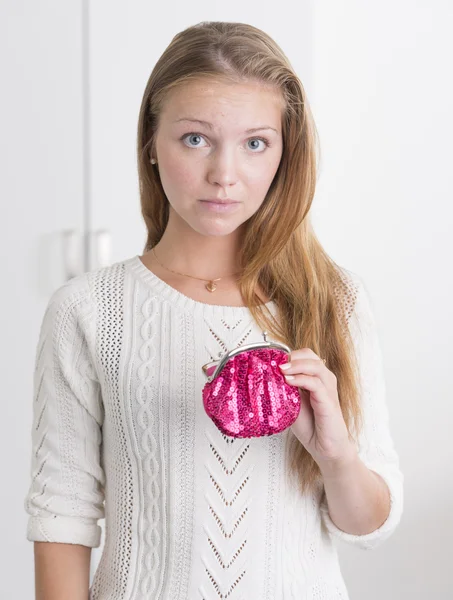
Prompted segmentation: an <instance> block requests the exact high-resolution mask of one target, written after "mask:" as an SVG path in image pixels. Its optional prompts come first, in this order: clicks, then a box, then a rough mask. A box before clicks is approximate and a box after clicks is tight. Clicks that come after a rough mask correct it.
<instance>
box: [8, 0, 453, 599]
mask: <svg viewBox="0 0 453 600" xmlns="http://www.w3.org/2000/svg"><path fill="white" fill-rule="evenodd" d="M90 4H91V6H90V11H89V15H88V16H89V22H90V31H84V27H85V26H86V22H85V20H84V19H85V16H87V15H85V16H84V12H83V7H84V6H86V5H87V2H82V0H80V1H79V0H66V1H65V3H56V2H52V1H51V0H47V1H44V0H43V1H42V2H40V3H36V2H33V1H32V0H26V1H23V2H17V0H3V2H2V3H1V4H0V24H1V25H0V27H1V29H0V50H1V52H0V60H1V65H2V81H3V86H2V88H3V91H2V96H1V97H0V102H1V106H0V107H1V110H0V119H1V127H2V129H1V130H2V138H1V141H0V158H1V161H2V162H1V168H2V177H1V179H0V201H1V207H2V217H3V218H2V221H1V226H0V227H1V234H2V235H1V236H0V256H1V257H2V266H3V274H4V284H3V285H2V289H3V294H2V299H1V307H2V311H0V314H1V323H2V334H3V335H2V338H1V339H0V358H1V364H2V383H3V388H4V389H3V392H4V393H3V397H4V412H3V413H2V416H3V427H2V436H1V437H0V461H1V463H0V468H1V472H2V483H3V485H2V492H1V497H0V509H1V511H0V514H2V516H3V519H2V520H1V521H0V523H1V524H0V530H1V531H0V533H1V535H2V544H1V546H0V564H1V565H2V567H3V568H2V577H1V578H0V598H24V599H25V598H32V597H33V595H32V594H33V585H34V580H33V562H32V558H33V557H32V544H30V542H28V541H26V540H25V527H26V515H25V513H24V510H23V505H22V502H23V498H24V494H25V492H26V489H27V487H28V483H29V473H28V468H29V460H30V439H29V432H30V424H31V412H30V410H31V405H32V388H31V376H32V370H33V359H34V351H35V344H36V342H37V334H38V327H39V323H40V320H41V318H42V311H43V308H44V304H45V302H46V300H47V297H48V295H49V293H50V289H51V288H52V287H54V286H55V285H57V284H59V283H60V282H61V277H63V275H62V273H61V264H60V257H59V254H58V253H56V252H54V251H53V252H52V251H50V252H49V248H52V247H58V244H59V241H58V240H59V237H58V236H59V235H60V232H61V230H62V229H64V228H78V229H83V227H84V224H88V225H90V226H91V227H93V228H94V229H98V228H108V229H109V230H110V231H111V232H112V241H113V255H112V259H113V260H119V259H120V258H123V257H126V256H128V255H131V254H132V253H133V252H134V253H135V252H140V251H141V248H142V246H143V242H144V234H143V226H142V223H141V217H140V215H139V204H138V194H137V181H136V173H135V155H134V153H135V135H136V122H137V118H138V109H139V103H140V101H141V95H142V93H143V89H144V85H145V84H146V79H147V77H148V75H149V72H150V71H151V69H152V66H153V64H154V61H155V60H156V59H157V57H158V55H159V54H160V52H162V51H163V49H164V47H165V46H166V45H167V44H168V43H169V42H170V39H171V37H172V36H173V35H174V34H175V33H176V32H177V31H179V30H181V29H183V28H184V27H186V26H187V25H189V24H193V23H196V22H198V21H202V20H229V21H233V20H238V21H244V22H248V23H251V24H254V25H256V26H257V27H260V28H262V29H264V30H265V31H267V32H268V33H270V34H271V35H272V36H273V37H274V38H275V39H276V41H277V42H278V43H279V44H280V45H281V46H282V48H283V50H284V51H285V52H286V53H287V55H288V57H289V58H290V61H291V62H292V64H293V66H294V67H295V69H296V71H297V72H298V74H299V75H300V77H301V79H302V81H303V83H304V86H305V88H306V90H307V92H308V96H309V100H310V102H311V105H312V108H313V112H314V116H315V120H316V122H317V125H318V129H319V132H320V139H321V151H322V163H321V172H320V176H319V183H318V189H317V192H316V197H315V203H314V208H313V212H314V215H315V219H314V220H315V225H316V228H317V232H318V235H319V237H320V239H321V241H322V242H323V244H324V245H325V247H326V249H327V250H328V252H329V253H330V254H331V256H332V257H333V258H334V259H335V260H336V261H337V262H338V263H340V264H342V265H344V266H346V267H347V268H350V269H352V270H354V271H356V272H357V273H359V274H360V275H362V277H363V278H364V279H365V282H366V283H367V285H368V287H369V289H370V291H371V293H372V296H373V301H374V306H375V310H376V314H377V319H378V322H379V326H380V332H381V342H382V347H383V353H384V362H385V369H386V376H387V391H388V402H389V409H390V418H391V428H392V433H393V437H394V440H395V444H396V447H397V450H398V452H399V454H400V458H401V465H402V468H403V471H404V474H405V489H406V499H405V513H404V515H403V520H402V523H401V525H400V528H399V529H398V530H397V532H396V533H395V534H394V536H393V537H392V538H391V539H390V540H388V541H387V542H386V543H385V544H384V545H383V546H382V547H381V548H379V549H377V550H374V551H373V552H369V553H366V552H363V551H353V550H352V549H351V548H349V547H345V546H339V548H340V552H341V554H340V558H341V563H342V566H343V571H344V574H345V578H346V580H347V584H348V587H349V589H350V594H351V600H378V599H379V600H382V599H383V598H385V600H402V599H403V600H406V599H410V600H421V599H423V600H426V599H427V598H429V599H430V600H431V599H433V600H434V599H435V600H447V599H450V600H451V598H453V586H452V584H451V583H450V577H449V564H448V562H447V557H448V555H449V554H451V551H450V552H449V545H450V544H449V542H450V539H451V535H452V533H453V518H452V516H451V510H450V506H451V503H452V491H453V489H452V488H453V482H452V470H451V467H450V465H451V463H452V459H453V450H452V446H451V444H450V443H449V442H450V439H449V438H451V434H450V429H451V426H452V425H453V419H452V413H453V410H452V404H451V392H450V385H449V384H450V377H449V373H450V368H449V366H450V365H449V359H451V358H452V352H451V349H450V345H451V342H452V341H453V335H452V334H453V331H452V329H453V326H452V318H451V314H450V305H451V300H450V296H451V292H452V276H451V273H452V268H451V266H450V261H451V258H452V256H453V253H452V241H451V238H452V236H451V235H449V230H450V228H451V223H452V213H451V203H452V191H451V190H452V183H453V181H452V179H453V175H452V170H451V168H450V162H451V158H452V152H451V145H450V140H451V139H452V133H453V119H452V117H451V106H452V105H453V90H452V85H451V75H450V71H451V67H450V62H451V56H452V49H453V48H452V46H453V43H452V42H451V31H452V30H453V27H452V25H453V12H452V6H451V4H450V3H448V2H447V1H441V0H432V1H431V2H428V0H426V1H425V2H421V1H417V2H416V1H414V0H413V1H411V2H409V0H398V1H397V2H395V1H393V2H390V0H383V1H381V2H380V3H371V2H363V1H362V2H359V1H358V0H347V1H343V2H338V1H336V2H335V1H333V0H319V1H317V2H313V3H311V2H308V1H306V2H300V1H298V2H296V0H291V1H289V0H286V1H283V2H279V3H278V6H277V5H276V4H275V3H270V2H268V3H264V4H263V3H262V2H259V3H258V2H254V1H250V2H248V3H244V2H240V1H239V0H234V1H233V2H231V3H229V4H228V5H227V4H224V5H214V4H213V3H208V2H204V1H200V0H198V1H195V2H192V3H190V4H186V3H183V2H179V3H178V5H177V7H178V10H175V4H170V5H168V6H166V5H162V4H156V3H149V2H147V1H145V0H130V1H129V2H128V3H125V2H120V0H111V1H110V2H107V1H106V0H104V2H102V0H98V1H97V2H96V3H90ZM312 4H313V8H312ZM84 44H85V52H86V51H87V50H89V53H90V57H91V63H90V73H88V75H89V79H88V80H89V82H90V86H89V88H90V89H84V88H83V87H82V86H83V82H84V75H83V64H84V63H83V47H84V46H83V45H84ZM88 47H89V48H88ZM134 57H135V59H136V60H134ZM86 94H88V96H86ZM106 98H107V99H108V98H111V101H110V102H108V103H104V104H103V101H104V102H105V99H106ZM86 99H88V109H89V115H88V117H90V118H91V123H90V124H89V123H88V121H89V119H88V121H87V120H86V117H87V115H86V114H85V120H84V102H85V100H86ZM103 107H104V108H105V110H104V108H103ZM68 111H70V114H71V121H70V123H71V125H70V127H68V126H67V125H66V126H65V123H67V121H66V116H67V114H68ZM88 124H89V125H90V129H89V130H87V129H86V128H87V125H88ZM84 128H85V129H84ZM112 132H113V133H112ZM84 133H85V134H86V138H85V137H84ZM87 143H88V145H89V147H88V149H87ZM87 151H88V152H89V154H90V156H87ZM123 166H124V169H123V168H122V167H123ZM90 169H91V170H90ZM87 199H88V200H89V203H90V205H89V206H88V211H87V210H85V209H86V206H85V204H86V201H87ZM103 203H106V204H104V205H103ZM102 206H110V207H111V208H110V210H109V209H106V208H102ZM447 228H448V229H447ZM53 244H56V245H55V246H53ZM46 257H47V258H46ZM96 560H97V554H96V551H95V552H94V561H96Z"/></svg>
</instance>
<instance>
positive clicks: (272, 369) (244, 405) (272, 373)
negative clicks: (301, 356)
mask: <svg viewBox="0 0 453 600" xmlns="http://www.w3.org/2000/svg"><path fill="white" fill-rule="evenodd" d="M266 335H267V332H266V331H263V337H264V342H258V343H255V344H248V345H245V346H239V347H238V348H235V349H234V350H230V351H229V352H227V353H226V354H224V355H223V357H222V358H219V360H216V361H213V362H210V363H208V364H206V365H204V366H203V367H202V369H203V372H204V373H205V375H206V377H207V379H208V381H207V382H206V383H205V385H204V387H203V405H204V408H205V411H206V413H207V415H208V416H209V417H210V418H211V419H212V420H213V421H214V423H215V424H216V426H217V427H218V429H220V431H222V432H223V433H225V434H226V435H228V436H231V437H236V438H251V437H262V436H265V435H273V434H275V433H279V432H280V431H283V430H284V429H287V428H288V427H290V426H291V425H292V424H293V423H294V421H295V420H296V419H297V417H298V415H299V411H300V395H299V388H298V387H296V386H292V385H290V384H289V383H287V382H286V380H285V378H284V376H283V373H282V372H281V370H280V369H279V365H280V364H282V363H285V362H288V361H287V355H288V354H290V353H291V350H290V348H289V347H288V346H286V345H285V344H280V343H279V342H275V341H267V339H266Z"/></svg>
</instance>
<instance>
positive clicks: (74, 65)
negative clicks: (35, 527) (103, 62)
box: [0, 0, 84, 598]
mask: <svg viewBox="0 0 453 600" xmlns="http://www.w3.org/2000/svg"><path fill="white" fill-rule="evenodd" d="M81 17H82V14H81V7H80V2H76V1H75V0H65V2H46V1H44V2H35V1H33V0H22V1H21V2H17V0H3V1H2V2H1V3H0V64H1V66H0V72H1V74H2V75H1V80H2V81H1V87H2V92H1V95H0V103H1V109H0V131H1V138H0V140H1V141H0V163H1V171H2V173H1V177H0V201H1V210H2V221H1V223H2V227H1V236H0V249H1V266H2V295H1V310H0V318H1V332H2V335H1V339H0V359H1V375H2V379H1V380H2V435H1V436H0V439H1V441H0V444H1V448H0V456H1V465H0V466H1V473H2V486H1V514H2V516H3V518H2V521H1V539H2V542H3V543H2V544H1V547H0V564H1V565H2V567H3V568H2V576H1V577H0V598H34V566H33V544H32V543H31V542H29V541H28V540H27V539H26V526H27V515H26V513H25V510H24V508H23V503H24V498H25V494H26V493H27V491H28V487H29V484H30V478H29V468H30V458H31V435H30V432H31V426H32V405H33V391H32V377H33V366H34V358H35V347H36V344H37V341H38V333H39V327H40V324H41V320H42V317H43V313H44V309H45V306H46V304H47V301H48V299H49V296H50V294H51V292H52V291H53V290H54V289H55V288H56V287H57V286H58V285H60V284H62V283H63V282H64V281H65V278H66V271H65V259H64V255H63V242H64V236H63V233H62V232H64V231H65V230H66V231H68V232H75V233H76V234H81V232H82V230H83V227H84V152H83V146H84V140H83V137H84V127H83V96H82V93H81V89H82V56H83V53H82V44H83V38H82V22H81ZM67 241H69V242H70V243H73V242H76V243H77V238H75V237H72V238H71V237H69V236H68V237H67ZM75 258H77V257H75ZM82 267H83V265H82ZM72 268H73V269H77V264H76V263H73V264H72ZM72 272H74V271H72Z"/></svg>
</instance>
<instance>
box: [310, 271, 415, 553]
mask: <svg viewBox="0 0 453 600" xmlns="http://www.w3.org/2000/svg"><path fill="white" fill-rule="evenodd" d="M351 275H352V276H353V279H355V281H356V283H357V299H356V304H355V309H354V311H353V313H352V315H351V318H350V321H349V329H350V331H351V334H352V338H353V340H354V346H355V348H356V353H357V358H358V367H359V372H360V385H361V402H362V410H363V429H362V432H361V434H360V435H359V439H358V453H359V456H360V459H361V460H362V462H363V463H364V464H365V465H366V466H367V467H368V468H369V469H370V470H372V471H375V472H376V473H378V474H379V475H380V476H381V477H382V478H383V480H384V481H385V483H386V484H387V487H388V489H389V492H390V513H389V515H388V517H387V520H386V521H385V522H384V523H383V524H382V525H381V526H380V527H379V528H378V529H376V530H375V531H372V532H370V533H367V534H364V535H353V534H349V533H346V532H344V531H342V530H341V529H339V528H338V527H337V526H336V525H335V524H334V522H333V521H332V520H331V518H330V515H329V511H328V505H327V499H326V496H325V494H324V495H323V497H322V501H321V505H320V509H321V515H322V518H323V521H324V523H325V525H326V527H327V529H328V531H329V532H330V533H331V534H333V535H334V536H336V537H337V538H340V539H341V540H343V541H344V542H346V543H348V544H351V545H354V546H356V547H359V548H361V549H364V550H369V549H373V548H375V547H377V546H379V545H380V544H382V542H384V540H386V539H387V538H388V537H390V535H391V534H392V533H393V532H394V530H395V529H396V527H397V525H398V523H399V522H400V520H401V515H402V511H403V474H402V473H401V471H400V468H399V458H398V455H397V453H396V451H395V448H394V444H393V440H392V437H391V433H390V427H389V412H388V407H387V402H386V384H385V380H384V369H383V359H382V353H381V347H380V342H379V336H378V331H377V325H376V319H375V316H374V310H373V307H372V303H371V299H370V295H369V293H368V291H367V289H366V288H365V285H364V283H363V280H362V279H361V278H360V277H359V276H358V275H357V274H355V273H351Z"/></svg>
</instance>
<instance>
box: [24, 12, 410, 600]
mask: <svg viewBox="0 0 453 600" xmlns="http://www.w3.org/2000/svg"><path fill="white" fill-rule="evenodd" d="M316 148H317V137H316V128H315V125H314V123H313V118H312V115H311V113H310V108H309V105H308V102H307V98H306V95H305V92H304V89H303V87H302V84H301V82H300V80H299V79H298V77H297V75H296V74H295V73H294V71H293V69H292V68H291V65H290V63H289V61H288V59H287V58H286V57H285V55H284V54H283V52H282V50H281V49H280V48H279V47H278V45H277V44H276V43H275V42H274V41H273V40H272V39H271V38H270V37H269V36H268V35H266V34H265V33H263V32H262V31H260V30H259V29H256V28H254V27H252V26H250V25H245V24H242V23H223V22H204V23H200V24H198V25H195V26H192V27H189V28H188V29H186V30H185V31H182V32H181V33H179V34H178V35H176V36H175V38H174V39H173V40H172V42H171V44H170V45H169V47H168V48H167V49H166V50H165V52H164V53H163V55H162V56H161V58H160V59H159V61H158V62H157V64H156V66H155V68H154V70H153V72H152V73H151V76H150V78H149V81H148V84H147V86H146V90H145V93H144V97H143V102H142V106H141V111H140V117H139V128H138V170H139V179H140V194H141V203H142V213H143V217H144V219H145V222H146V226H147V230H148V239H147V242H146V247H145V251H144V253H143V255H141V256H133V257H132V258H128V259H125V260H123V261H121V262H119V263H116V264H113V265H111V266H109V267H106V268H102V269H98V270H96V271H92V272H90V273H86V274H84V275H82V276H78V277H75V278H74V279H72V280H70V281H69V282H67V283H66V284H65V285H63V286H62V287H60V288H59V289H58V290H57V291H56V292H55V293H54V294H53V296H52V298H51V300H50V302H49V305H48V309H47V311H46V313H45V316H44V319H43V324H42V329H41V334H40V340H39V344H38V349H37V357H36V374H35V394H36V395H35V397H36V402H35V403H34V414H35V420H34V425H33V468H32V474H33V480H32V482H31V486H30V490H29V493H28V496H27V498H26V509H27V512H28V513H29V515H30V517H29V526H28V531H27V537H28V539H29V540H31V541H34V542H35V561H36V563H35V565H36V589H37V595H38V598H45V599H46V600H53V599H54V598H55V599H56V598H58V599H59V600H60V599H61V598H63V597H64V598H68V599H69V598H70V599H75V598H86V597H87V595H88V588H89V583H88V582H89V575H88V574H89V562H90V552H91V548H93V547H97V546H99V545H100V538H101V529H100V527H99V526H98V520H99V519H102V518H104V517H105V530H106V531H105V540H104V542H105V544H104V549H103V554H102V557H101V560H100V564H99V566H98V569H97V571H96V573H95V576H94V581H93V583H92V586H91V588H90V591H89V597H90V598H92V599H93V600H139V599H140V600H142V599H145V598H146V599H147V600H154V599H155V600H157V599H160V600H187V599H190V600H196V599H197V600H198V599H199V600H218V599H219V598H231V599H232V600H233V599H235V598H237V599H242V598H246V599H247V600H251V599H255V598H259V599H260V600H283V599H284V600H296V599H299V598H306V599H310V600H311V599H313V600H314V599H315V598H316V599H318V598H325V599H329V600H334V599H343V600H344V599H346V598H348V593H347V590H346V587H345V583H344V581H343V577H342V574H341V571H340V568H339V563H338V557H337V552H336V550H335V545H334V538H335V537H337V538H341V539H342V540H344V541H345V542H347V543H350V544H353V545H355V546H357V547H359V548H364V549H368V548H374V547H376V546H378V545H379V544H381V543H382V542H383V541H384V540H385V539H387V538H388V537H389V536H390V535H391V534H392V532H393V531H394V530H395V528H396V526H397V525H398V523H399V521H400V518H401V513H402V507H403V476H402V473H401V471H400V469H399V459H398V456H397V454H396V452H395V449H394V445H393V442H392V438H391V435H390V432H389V423H388V411H387V407H386V399H385V383H384V379H383V367H382V359H381V351H380V345H379V340H378V334H377V331H376V322H375V319H374V316H373V311H372V304H371V300H370V298H369V295H368V293H367V291H366V288H365V286H364V283H363V280H362V278H361V277H360V276H359V275H357V274H356V273H353V272H351V271H349V270H348V269H346V268H344V267H340V266H338V265H337V264H336V263H335V262H334V261H333V260H332V259H331V258H329V257H328V256H327V254H326V252H325V251H324V250H323V248H322V247H321V245H320V243H319V241H318V240H317V238H316V236H315V233H314V232H313V229H312V225H311V223H310V212H309V210H310V207H311V203H312V199H313V196H314V192H315V182H316ZM264 330H266V331H267V332H268V335H269V337H270V338H271V339H273V340H276V341H283V342H284V343H286V344H287V345H288V346H289V347H290V348H291V349H293V350H292V352H291V355H290V357H289V358H290V365H288V366H289V368H288V369H287V370H286V371H285V373H286V375H288V376H289V375H290V376H291V378H290V377H288V379H287V381H288V383H290V384H291V385H293V386H297V388H298V389H299V391H300V398H301V409H300V413H299V416H298V417H297V419H296V421H295V422H294V423H293V424H292V425H291V426H290V427H288V428H287V429H286V430H284V431H283V432H281V433H279V434H275V435H269V436H264V437H254V438H234V437H229V436H226V435H224V434H222V433H221V431H220V430H219V429H218V428H217V427H216V425H215V424H214V422H213V421H212V420H211V419H210V418H209V417H208V415H207V414H206V412H205V410H204V407H203V402H202V389H203V386H204V385H205V383H206V376H205V374H204V372H203V369H202V367H203V365H206V363H209V362H210V361H214V360H216V359H218V357H219V354H223V353H225V352H226V351H228V350H231V349H233V348H236V347H237V346H240V345H243V344H249V343H253V342H259V341H263V337H262V331H264Z"/></svg>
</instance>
